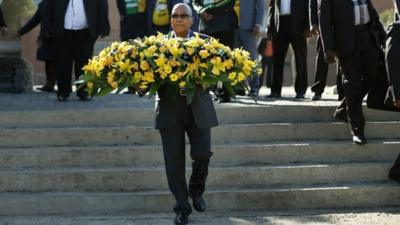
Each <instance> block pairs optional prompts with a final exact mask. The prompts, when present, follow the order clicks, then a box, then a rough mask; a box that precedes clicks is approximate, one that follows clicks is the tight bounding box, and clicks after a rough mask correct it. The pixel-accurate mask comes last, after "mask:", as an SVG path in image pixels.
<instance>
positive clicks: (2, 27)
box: [0, 2, 8, 35]
mask: <svg viewBox="0 0 400 225" xmlns="http://www.w3.org/2000/svg"><path fill="white" fill-rule="evenodd" d="M0 4H1V2H0ZM0 32H1V35H7V34H8V27H7V24H6V21H5V20H4V16H3V11H2V10H1V7H0Z"/></svg>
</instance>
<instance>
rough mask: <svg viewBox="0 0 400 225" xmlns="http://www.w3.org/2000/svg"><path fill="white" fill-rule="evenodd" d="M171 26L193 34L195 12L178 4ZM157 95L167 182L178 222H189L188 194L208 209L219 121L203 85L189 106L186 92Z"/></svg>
mask: <svg viewBox="0 0 400 225" xmlns="http://www.w3.org/2000/svg"><path fill="white" fill-rule="evenodd" d="M171 25H172V29H173V31H171V33H170V34H169V35H168V37H182V38H190V37H194V33H193V31H191V30H190V27H191V25H192V11H191V9H190V7H189V6H188V5H187V4H184V3H179V4H177V5H175V6H174V8H173V10H172V16H171ZM202 36H204V35H202ZM158 96H159V100H158V101H157V105H156V120H155V127H156V129H158V130H159V132H160V134H161V141H162V146H163V152H164V160H165V168H166V172H167V179H168V185H169V188H170V190H171V192H172V193H173V195H174V197H175V200H176V204H175V207H174V211H175V213H176V218H175V224H178V225H181V224H188V216H189V214H190V213H191V212H192V208H191V206H190V204H189V201H188V197H189V196H190V197H191V198H192V202H193V207H194V209H195V210H197V211H199V212H204V211H205V210H206V203H205V201H204V199H203V197H202V195H203V193H204V190H205V183H206V178H207V175H208V165H209V162H210V157H211V155H212V152H211V127H215V126H217V125H218V120H217V116H216V113H215V109H214V105H213V102H212V98H211V96H210V94H209V92H208V91H207V90H204V89H203V88H202V87H201V86H198V87H197V89H196V93H195V95H194V97H193V101H192V102H191V103H190V104H189V105H187V101H186V96H185V94H184V93H183V92H181V93H180V94H179V97H178V99H177V100H176V101H172V100H171V99H170V98H169V97H168V96H167V89H166V87H165V86H164V87H160V88H159V90H158ZM185 133H187V135H188V137H189V142H190V156H191V158H192V175H191V176H190V181H189V188H188V186H187V184H186V176H185Z"/></svg>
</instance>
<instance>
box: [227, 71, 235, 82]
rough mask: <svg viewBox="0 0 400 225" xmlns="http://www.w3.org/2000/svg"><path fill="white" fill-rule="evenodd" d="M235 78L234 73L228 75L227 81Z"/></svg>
mask: <svg viewBox="0 0 400 225" xmlns="http://www.w3.org/2000/svg"><path fill="white" fill-rule="evenodd" d="M235 77H236V73H235V72H232V73H229V76H228V78H229V80H234V79H235Z"/></svg>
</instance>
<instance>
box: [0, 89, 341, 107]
mask: <svg viewBox="0 0 400 225" xmlns="http://www.w3.org/2000/svg"><path fill="white" fill-rule="evenodd" d="M35 88H37V87H35ZM332 89H333V88H332V87H328V88H327V89H326V90H327V92H326V94H324V95H323V96H322V100H321V101H317V102H310V100H309V98H310V97H311V92H309V93H308V95H307V96H306V99H300V100H298V99H295V98H294V96H295V94H294V90H293V87H286V88H284V89H283V93H282V98H280V99H271V98H266V97H265V96H266V95H267V94H268V93H269V91H268V90H267V89H266V88H263V89H262V90H261V92H260V97H258V98H256V99H251V98H249V97H243V96H237V100H236V102H233V103H224V104H219V103H216V104H215V105H216V107H232V106H238V105H239V106H243V107H246V106H249V105H251V106H257V105H259V106H263V105H315V106H320V105H321V106H322V105H334V106H336V105H338V101H336V98H337V96H336V95H333V94H332V93H333V91H332ZM153 107H154V99H149V98H148V97H147V96H145V97H142V98H140V97H138V96H137V95H127V94H118V95H115V94H111V95H108V96H105V97H95V98H94V99H93V100H92V101H89V102H82V101H80V100H79V99H78V97H77V96H76V95H75V94H74V93H72V94H71V96H70V97H69V99H68V101H67V102H65V103H64V102H59V101H57V98H56V94H55V93H46V92H39V91H33V92H31V93H21V94H15V93H0V111H7V110H9V111H14V110H64V109H69V110H73V109H97V108H116V109H121V108H122V109H124V108H153Z"/></svg>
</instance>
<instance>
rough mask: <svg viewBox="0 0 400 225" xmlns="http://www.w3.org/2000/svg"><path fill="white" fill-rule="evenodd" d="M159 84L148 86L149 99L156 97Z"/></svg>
mask: <svg viewBox="0 0 400 225" xmlns="http://www.w3.org/2000/svg"><path fill="white" fill-rule="evenodd" d="M160 85H161V83H160V82H156V83H153V84H151V86H150V91H149V97H150V98H151V97H153V96H154V95H156V93H157V91H158V89H159V88H160Z"/></svg>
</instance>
